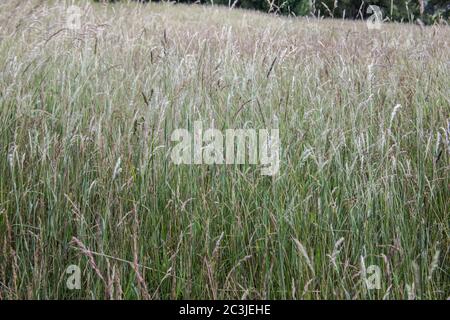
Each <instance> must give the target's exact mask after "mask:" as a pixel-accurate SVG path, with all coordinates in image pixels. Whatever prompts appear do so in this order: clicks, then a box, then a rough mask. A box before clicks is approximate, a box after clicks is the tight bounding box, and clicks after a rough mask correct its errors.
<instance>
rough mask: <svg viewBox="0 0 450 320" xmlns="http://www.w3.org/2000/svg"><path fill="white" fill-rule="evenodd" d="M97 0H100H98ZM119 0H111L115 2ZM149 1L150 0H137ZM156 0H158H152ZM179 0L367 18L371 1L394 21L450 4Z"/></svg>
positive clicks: (445, 13)
mask: <svg viewBox="0 0 450 320" xmlns="http://www.w3.org/2000/svg"><path fill="white" fill-rule="evenodd" d="M97 1H98V0H97ZM115 1H119V0H110V2H115ZM137 1H140V2H150V0H137ZM153 2H159V1H158V0H156V1H155V0H153ZM175 2H178V3H202V4H215V5H224V6H231V5H234V6H235V7H237V8H244V9H253V10H259V11H264V12H269V13H276V14H285V15H295V16H305V15H310V14H314V15H316V16H318V15H320V16H323V17H334V18H342V17H345V18H349V19H361V18H366V17H367V16H368V14H367V8H368V6H369V5H376V6H378V7H380V8H381V9H382V12H383V18H387V19H388V20H392V21H404V22H412V21H414V20H416V19H418V18H419V19H421V20H422V21H423V22H425V23H433V22H435V21H438V20H441V19H448V18H449V13H450V4H449V3H448V1H446V0H423V10H421V2H422V1H421V0H370V1H361V0H337V1H336V0H322V1H320V0H197V1H195V0H176V1H175Z"/></svg>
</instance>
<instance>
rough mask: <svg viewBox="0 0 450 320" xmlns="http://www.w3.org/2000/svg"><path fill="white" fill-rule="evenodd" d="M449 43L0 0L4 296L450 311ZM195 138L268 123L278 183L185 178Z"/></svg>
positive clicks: (426, 35)
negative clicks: (448, 306) (380, 302)
mask: <svg viewBox="0 0 450 320" xmlns="http://www.w3.org/2000/svg"><path fill="white" fill-rule="evenodd" d="M70 4H75V5H77V6H78V7H79V8H80V9H81V13H82V14H81V16H77V17H76V18H77V19H78V18H79V21H80V22H81V24H80V25H79V28H78V27H77V28H70V27H68V26H73V24H70V23H69V24H68V19H67V16H68V15H70V14H71V11H70V10H69V12H68V10H67V9H68V7H69V5H70ZM75 20H76V19H75ZM69 22H70V21H69ZM449 40H450V27H449V26H448V25H446V24H441V25H433V26H421V25H417V24H399V23H383V24H382V25H381V28H380V29H379V30H378V29H369V28H368V26H367V24H366V23H365V22H364V21H344V20H341V19H318V18H314V17H305V18H295V17H278V16H274V15H268V14H264V13H257V12H253V11H245V10H236V9H233V10H229V9H228V8H225V7H212V6H208V7H206V6H198V5H191V6H187V5H170V4H139V3H135V2H130V3H125V2H120V3H110V4H101V3H95V2H91V1H83V0H80V1H75V2H71V1H51V0H48V1H47V0H46V1H41V0H30V1H19V0H7V1H1V2H0V252H1V254H0V299H447V298H448V297H450V275H449V272H450V270H449V265H450V264H449V262H450V261H449V244H450V240H449V231H450V230H449V221H450V220H449V218H450V201H449V199H450V180H449V168H450V167H449V166H450V90H449V89H450V44H449ZM194 121H202V123H203V124H204V126H205V127H217V128H220V129H224V130H225V129H229V128H254V129H266V128H272V127H274V126H277V127H278V128H279V135H280V143H281V152H280V169H279V172H278V174H276V175H273V176H264V175H261V172H260V171H261V168H260V167H259V166H258V165H251V164H244V165H242V164H236V165H230V164H228V165H205V164H202V165H176V164H174V163H172V161H171V160H170V147H171V146H172V145H173V143H172V142H171V140H170V137H171V134H172V132H173V131H174V130H176V129H178V128H192V125H193V123H194ZM71 266H72V267H71ZM73 266H75V269H76V268H77V267H79V269H80V271H81V275H80V281H81V283H80V288H79V289H77V288H75V289H73V288H70V286H69V287H68V286H67V283H68V278H69V277H70V276H71V273H70V270H73V269H70V268H73ZM68 268H69V269H68ZM374 270H375V271H377V272H375V273H374ZM68 271H69V272H68ZM374 275H379V277H380V278H379V279H378V280H379V281H378V284H379V286H378V287H377V288H370V287H369V286H368V285H367V284H368V283H367V282H368V280H367V279H368V278H370V277H373V276H374ZM371 279H372V280H373V279H374V278H371Z"/></svg>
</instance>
